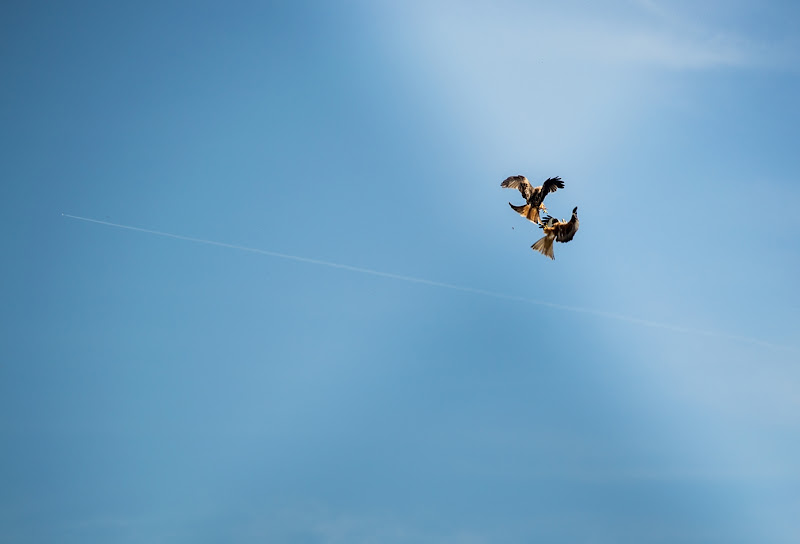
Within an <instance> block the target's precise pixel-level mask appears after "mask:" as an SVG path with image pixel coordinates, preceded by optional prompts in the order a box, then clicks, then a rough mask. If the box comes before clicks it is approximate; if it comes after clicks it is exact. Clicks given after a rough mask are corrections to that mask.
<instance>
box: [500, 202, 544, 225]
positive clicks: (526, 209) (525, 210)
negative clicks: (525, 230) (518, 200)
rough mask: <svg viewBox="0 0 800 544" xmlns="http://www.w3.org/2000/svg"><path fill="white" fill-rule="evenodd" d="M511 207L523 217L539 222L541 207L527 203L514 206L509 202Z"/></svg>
mask: <svg viewBox="0 0 800 544" xmlns="http://www.w3.org/2000/svg"><path fill="white" fill-rule="evenodd" d="M508 205H509V206H511V209H512V210H514V211H515V212H517V213H518V214H520V215H521V216H522V217H524V218H525V219H527V220H528V221H531V222H533V223H537V224H538V223H539V207H538V206H531V205H530V204H525V205H523V206H514V205H513V204H512V203H511V202H509V203H508Z"/></svg>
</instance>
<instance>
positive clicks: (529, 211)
mask: <svg viewBox="0 0 800 544" xmlns="http://www.w3.org/2000/svg"><path fill="white" fill-rule="evenodd" d="M500 187H504V188H506V189H519V192H520V193H521V194H522V198H524V199H525V204H523V205H522V206H514V205H513V204H512V203H511V202H509V203H508V205H509V206H511V209H513V210H514V211H515V212H517V213H518V214H520V215H521V216H522V217H525V218H526V219H528V220H529V221H531V222H533V223H537V224H538V223H541V221H540V220H539V210H540V209H541V210H542V211H543V212H547V208H545V207H544V204H543V202H544V197H546V196H547V194H548V193H554V192H555V191H556V190H557V189H563V188H564V182H563V181H561V178H560V177H558V176H556V177H554V178H547V179H546V180H545V181H544V183H542V184H541V185H539V186H538V187H534V186H532V185H531V182H530V181H528V178H526V177H525V176H511V177H509V178H506V179H505V180H503V183H501V184H500Z"/></svg>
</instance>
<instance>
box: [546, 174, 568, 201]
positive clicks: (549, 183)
mask: <svg viewBox="0 0 800 544" xmlns="http://www.w3.org/2000/svg"><path fill="white" fill-rule="evenodd" d="M563 188H564V182H563V181H561V178H560V177H558V176H556V177H554V178H547V179H546V180H544V183H542V200H544V197H545V196H546V195H547V194H548V193H555V192H556V191H557V190H558V189H563Z"/></svg>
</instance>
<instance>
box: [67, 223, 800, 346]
mask: <svg viewBox="0 0 800 544" xmlns="http://www.w3.org/2000/svg"><path fill="white" fill-rule="evenodd" d="M61 216H62V217H67V218H69V219H75V220H78V221H85V222H87V223H95V224H98V225H105V226H108V227H116V228H118V229H125V230H132V231H135V232H144V233H146V234H153V235H155V236H163V237H165V238H174V239H176V240H184V241H187V242H195V243H198V244H206V245H210V246H219V247H227V248H230V249H236V250H239V251H248V252H250V253H258V254H259V255H267V256H269V257H276V258H279V259H287V260H291V261H298V262H302V263H308V264H315V265H318V266H327V267H329V268H338V269H340V270H348V271H350V272H358V273H360V274H370V275H372V276H379V277H381V278H389V279H393V280H399V281H406V282H410V283H419V284H422V285H430V286H431V287H439V288H442V289H452V290H454V291H461V292H464V293H472V294H475V295H482V296H487V297H492V298H498V299H502V300H510V301H514V302H522V303H525V304H536V305H539V306H547V307H548V308H554V309H556V310H562V311H565V312H574V313H581V314H588V315H594V316H597V317H602V318H606V319H614V320H617V321H624V322H627V323H633V324H636V325H642V326H645V327H653V328H657V329H663V330H668V331H673V332H678V333H683V334H694V335H700V336H710V337H715V338H724V339H728V340H736V341H739V342H746V343H751V344H757V345H760V346H764V347H767V348H771V349H776V350H789V351H798V350H797V349H796V348H794V347H791V346H783V345H778V344H772V343H770V342H765V341H763V340H759V339H757V338H751V337H748V336H738V335H733V334H726V333H721V332H714V331H704V330H700V329H694V328H689V327H678V326H675V325H670V324H668V323H659V322H657V321H649V320H647V319H639V318H636V317H631V316H627V315H622V314H615V313H612V312H604V311H601V310H593V309H591V308H581V307H579V306H567V305H564V304H555V303H552V302H545V301H542V300H536V299H532V298H527V297H519V296H514V295H506V294H504V293H498V292H496V291H487V290H485V289H475V288H473V287H463V286H461V285H455V284H452V283H444V282H441V281H434V280H427V279H424V278H416V277H414V276H405V275H402V274H393V273H391V272H382V271H380V270H373V269H371V268H363V267H360V266H351V265H348V264H340V263H334V262H331V261H323V260H320V259H311V258H309V257H300V256H298V255H290V254H288V253H278V252H277V251H268V250H265V249H257V248H253V247H247V246H240V245H236V244H228V243H225V242H215V241H214V240H205V239H203V238H194V237H192V236H184V235H182V234H172V233H170V232H161V231H158V230H152V229H145V228H142V227H134V226H131V225H122V224H119V223H112V222H110V221H101V220H100V219H91V218H89V217H80V216H78V215H70V214H68V213H62V214H61Z"/></svg>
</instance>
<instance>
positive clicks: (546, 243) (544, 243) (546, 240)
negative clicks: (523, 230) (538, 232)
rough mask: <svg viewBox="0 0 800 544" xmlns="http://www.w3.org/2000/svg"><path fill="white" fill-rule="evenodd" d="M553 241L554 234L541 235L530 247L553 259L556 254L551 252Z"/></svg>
mask: <svg viewBox="0 0 800 544" xmlns="http://www.w3.org/2000/svg"><path fill="white" fill-rule="evenodd" d="M554 241H555V236H542V237H541V238H539V239H538V240H536V242H534V244H533V245H532V246H531V249H532V250H534V251H538V252H539V253H541V254H542V255H544V256H546V257H550V258H551V259H555V258H556V256H555V254H554V253H553V242H554Z"/></svg>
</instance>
